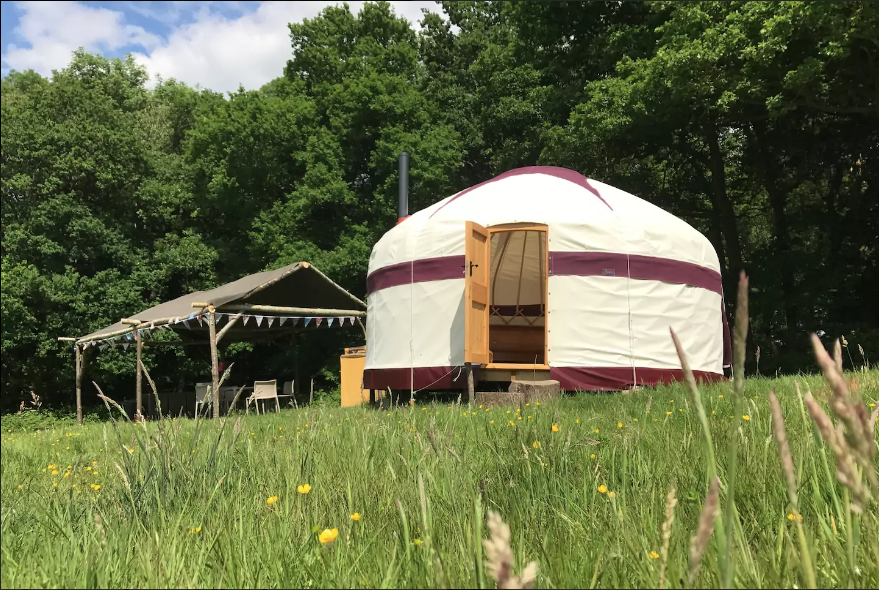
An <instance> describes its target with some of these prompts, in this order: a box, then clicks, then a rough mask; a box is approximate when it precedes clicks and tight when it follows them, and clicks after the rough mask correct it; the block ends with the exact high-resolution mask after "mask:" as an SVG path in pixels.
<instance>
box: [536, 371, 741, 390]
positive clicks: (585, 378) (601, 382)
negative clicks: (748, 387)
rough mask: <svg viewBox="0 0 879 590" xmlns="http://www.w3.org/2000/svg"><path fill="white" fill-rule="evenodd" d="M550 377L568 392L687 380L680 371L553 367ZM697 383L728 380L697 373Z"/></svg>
mask: <svg viewBox="0 0 879 590" xmlns="http://www.w3.org/2000/svg"><path fill="white" fill-rule="evenodd" d="M549 373H550V376H551V378H552V379H555V380H556V381H558V382H559V384H560V385H561V388H562V389H564V390H565V391H616V390H619V389H626V388H628V387H631V386H632V385H649V386H652V385H658V384H660V383H672V382H674V381H682V380H683V371H681V370H680V369H651V368H646V367H635V369H634V375H633V370H632V367H550V369H549ZM693 375H695V377H696V381H701V382H704V383H712V382H714V381H721V380H723V379H724V376H723V375H721V374H720V373H710V372H708V371H693Z"/></svg>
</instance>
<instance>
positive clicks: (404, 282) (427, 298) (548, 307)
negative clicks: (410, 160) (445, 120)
mask: <svg viewBox="0 0 879 590" xmlns="http://www.w3.org/2000/svg"><path fill="white" fill-rule="evenodd" d="M404 174H405V171H404V170H402V166H401V177H402V176H403V175H404ZM402 181H403V179H402V178H401V184H402ZM402 190H404V189H401V191H402ZM401 201H403V198H401ZM403 205H405V203H403ZM403 215H405V211H404V212H403ZM367 293H368V298H367V306H368V307H367V321H366V332H367V346H366V365H365V370H364V387H366V388H369V389H375V390H386V389H388V388H390V389H392V390H401V391H409V390H412V391H416V390H422V389H428V390H441V389H463V388H466V387H467V376H466V368H467V367H470V368H472V369H473V371H474V373H473V374H474V375H475V378H476V380H477V384H478V382H480V381H483V382H484V381H513V380H516V379H517V378H518V379H532V378H535V379H554V380H557V381H558V382H559V383H560V385H561V387H562V388H563V389H565V390H568V391H577V390H618V389H624V388H627V387H631V386H634V385H654V384H657V383H660V382H668V381H672V380H675V379H679V378H680V377H681V370H680V362H679V360H678V358H677V355H676V353H675V349H674V346H673V344H672V341H671V338H670V335H669V327H672V328H674V330H675V332H676V333H677V334H678V336H679V337H680V339H681V342H682V344H683V347H684V349H685V351H686V353H687V356H688V358H689V362H690V366H691V367H692V368H693V370H694V373H695V375H696V376H697V378H698V379H702V380H705V381H712V380H718V379H721V378H723V369H724V367H725V366H727V365H728V355H729V329H728V327H727V323H726V319H725V312H724V306H723V293H722V289H721V276H720V265H719V262H718V258H717V254H716V253H715V251H714V248H713V247H712V245H711V243H710V242H709V241H708V239H706V238H705V237H704V236H703V235H702V234H701V233H699V232H698V231H697V230H695V229H694V228H692V227H691V226H690V225H688V224H687V223H685V222H684V221H682V220H680V219H678V218H677V217H675V216H674V215H671V214H670V213H667V212H666V211H664V210H662V209H660V208H659V207H656V206H655V205H652V204H651V203H649V202H647V201H645V200H643V199H639V198H638V197H636V196H634V195H630V194H629V193H626V192H625V191H622V190H620V189H617V188H614V187H612V186H609V185H607V184H604V183H601V182H597V181H595V180H592V179H589V178H587V177H585V176H583V175H581V174H579V173H578V172H575V171H573V170H568V169H565V168H557V167H551V166H533V167H528V168H519V169H516V170H510V171H509V172H505V173H504V174H501V175H500V176H497V177H496V178H493V179H491V180H488V181H486V182H483V183H481V184H478V185H476V186H473V187H471V188H468V189H466V190H463V191H461V192H459V193H457V194H455V195H452V196H450V197H448V198H445V199H443V200H442V201H439V202H438V203H435V204H434V205H432V206H430V207H428V208H426V209H424V210H422V211H418V212H417V213H414V214H412V215H410V216H406V217H403V216H402V215H401V220H400V221H399V222H398V223H397V225H396V226H395V227H394V228H393V229H391V230H390V231H389V232H387V233H386V234H385V235H384V236H383V237H382V238H381V239H380V240H379V241H378V243H377V244H376V245H375V248H373V250H372V255H371V256H370V260H369V271H368V276H367Z"/></svg>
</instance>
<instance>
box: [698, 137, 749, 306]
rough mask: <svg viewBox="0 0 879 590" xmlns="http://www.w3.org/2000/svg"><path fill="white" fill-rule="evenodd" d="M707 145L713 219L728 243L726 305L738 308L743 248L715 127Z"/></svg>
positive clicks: (726, 248)
mask: <svg viewBox="0 0 879 590" xmlns="http://www.w3.org/2000/svg"><path fill="white" fill-rule="evenodd" d="M705 141H706V142H707V143H708V154H709V157H708V168H709V170H710V172H711V191H710V193H709V195H710V197H711V208H712V210H713V211H712V215H713V217H714V219H716V223H717V224H718V225H719V226H720V231H721V232H722V234H723V240H724V242H725V248H724V251H725V254H726V259H727V263H728V264H727V273H726V275H725V277H724V281H723V285H724V289H723V291H724V294H725V296H726V299H727V302H728V303H729V304H730V305H731V306H733V307H735V304H736V301H735V299H736V294H737V292H738V280H739V272H741V271H742V270H744V266H745V265H744V263H743V262H742V244H741V238H740V237H739V228H738V225H737V224H736V212H735V209H733V205H732V201H730V200H729V195H728V194H727V192H726V163H725V162H724V158H723V152H722V150H721V149H720V140H719V138H718V130H717V127H716V126H713V125H712V126H711V127H709V128H708V129H707V130H706V133H705ZM718 254H720V253H718Z"/></svg>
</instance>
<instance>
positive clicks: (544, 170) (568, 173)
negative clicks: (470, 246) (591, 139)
mask: <svg viewBox="0 0 879 590" xmlns="http://www.w3.org/2000/svg"><path fill="white" fill-rule="evenodd" d="M524 174H545V175H547V176H555V177H556V178H561V179H562V180H567V181H568V182H573V183H574V184H576V185H577V186H582V187H583V188H585V189H586V190H587V191H589V192H590V193H592V194H593V195H595V196H596V197H598V200H600V201H601V202H602V203H604V204H605V205H606V206H607V208H608V209H610V210H611V211H613V207H611V206H610V205H609V204H608V203H607V201H605V200H604V197H602V196H601V194H600V193H599V192H598V189H596V188H595V187H594V186H592V185H591V184H589V179H588V178H587V177H585V176H583V175H582V174H580V173H579V172H575V171H574V170H569V169H568V168H561V167H559V166H528V167H526V168H515V169H513V170H508V171H507V172H504V173H503V174H501V175H499V176H495V177H494V178H491V179H489V180H486V181H484V182H480V183H479V184H477V185H474V186H471V187H470V188H466V189H464V190H462V191H461V192H460V193H458V194H457V195H455V196H454V197H452V198H451V199H449V200H448V201H446V202H445V203H443V205H442V207H440V208H439V209H437V210H436V211H434V212H433V213H431V214H430V216H431V217H433V216H434V215H436V214H437V213H439V212H440V211H441V210H442V208H443V207H445V206H446V205H448V204H449V203H451V202H452V201H455V200H457V199H460V198H461V197H463V196H464V195H466V194H467V193H469V192H470V191H472V190H476V189H478V188H479V187H481V186H485V185H486V184H489V183H492V182H497V181H498V180H503V179H505V178H510V177H512V176H522V175H524Z"/></svg>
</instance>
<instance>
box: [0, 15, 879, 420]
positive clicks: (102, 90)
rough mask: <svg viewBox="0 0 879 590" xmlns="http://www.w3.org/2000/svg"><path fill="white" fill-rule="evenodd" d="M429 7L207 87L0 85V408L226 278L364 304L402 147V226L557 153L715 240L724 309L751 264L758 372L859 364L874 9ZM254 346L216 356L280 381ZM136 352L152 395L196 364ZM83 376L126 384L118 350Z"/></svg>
mask: <svg viewBox="0 0 879 590" xmlns="http://www.w3.org/2000/svg"><path fill="white" fill-rule="evenodd" d="M437 9H438V10H440V9H441V10H442V11H443V12H444V13H445V19H444V18H441V17H440V16H439V15H438V14H430V13H428V14H425V16H424V18H423V19H422V22H421V28H420V30H419V31H417V32H416V31H415V30H414V29H413V27H412V26H411V25H410V24H409V23H408V22H406V20H405V19H403V18H400V17H398V16H397V15H395V14H394V12H393V10H392V8H391V7H390V5H389V4H388V3H382V2H378V3H366V4H364V6H363V9H362V10H361V11H360V13H359V14H353V13H352V12H351V10H350V9H349V8H348V7H347V6H338V7H328V8H326V9H324V10H323V11H322V12H321V13H320V14H319V15H318V16H316V17H315V18H313V19H307V20H305V21H303V22H301V23H295V24H291V25H290V26H289V30H290V38H291V55H290V59H289V61H288V62H287V65H286V67H285V69H284V71H283V72H281V71H279V72H278V76H279V77H278V78H277V79H275V80H273V81H271V82H269V83H267V84H266V85H265V86H264V87H263V88H261V89H260V90H251V91H245V90H243V89H242V90H239V91H238V92H234V93H231V94H230V95H228V96H225V97H224V96H221V95H219V94H217V93H215V92H210V91H203V90H202V91H199V90H195V89H192V88H189V87H187V86H186V85H184V84H182V83H180V82H177V81H174V80H166V81H163V82H161V83H160V84H159V85H158V86H157V87H155V88H153V89H148V88H147V87H146V86H145V82H146V73H145V72H144V71H143V69H142V68H140V67H139V66H138V65H137V64H136V63H135V62H134V60H133V59H126V60H113V59H105V58H103V57H100V56H96V55H91V54H88V53H85V52H83V51H78V52H76V53H75V54H74V55H73V57H72V60H71V62H70V64H69V65H68V66H67V67H66V68H64V69H62V70H59V71H57V72H55V73H54V74H53V75H52V76H51V77H50V78H43V77H41V76H39V75H37V74H35V73H34V72H11V73H9V74H8V75H7V76H6V77H4V79H3V81H2V154H3V156H2V208H0V216H2V226H0V234H2V273H3V276H2V280H3V290H2V320H3V321H2V377H0V386H2V399H0V405H2V406H3V408H5V409H9V408H14V407H17V406H18V402H19V401H20V400H21V399H23V398H25V399H26V398H29V395H30V392H31V391H34V392H35V393H37V394H38V395H40V396H41V397H43V398H44V399H45V400H46V402H47V404H49V405H59V404H65V403H70V402H71V401H72V389H73V388H72V382H73V369H72V362H71V360H72V358H71V357H72V352H71V351H70V348H69V347H65V346H62V345H61V344H59V343H58V342H57V340H56V338H57V336H76V335H82V334H86V333H88V332H90V331H92V330H94V329H96V328H99V327H102V326H104V325H107V324H109V323H112V322H115V321H118V320H119V318H121V317H124V316H127V315H130V314H131V313H132V312H133V311H136V310H140V309H143V308H145V307H148V306H149V305H152V304H154V303H157V302H160V301H165V300H168V299H171V298H174V297H177V296H179V295H182V294H184V293H186V292H188V291H192V290H197V289H204V288H210V287H212V286H216V285H218V284H221V283H224V282H227V281H230V280H234V279H236V278H239V277H240V276H242V275H244V274H248V273H252V272H257V271H260V270H264V269H267V268H272V267H276V266H279V265H282V264H287V263H290V262H296V261H299V260H308V261H310V262H312V263H314V264H315V265H317V266H318V267H319V268H321V269H322V270H323V271H324V272H326V273H327V274H328V275H329V276H331V277H332V278H333V279H334V280H336V281H338V282H339V283H340V284H342V286H344V287H345V288H347V289H348V290H350V291H351V292H353V293H355V294H357V295H363V294H364V291H365V272H366V268H367V261H368V259H369V253H370V250H371V248H372V246H373V244H374V243H375V242H376V240H378V239H379V237H380V236H381V235H382V234H383V233H384V232H385V231H387V230H388V229H389V228H390V227H392V226H393V224H394V222H395V221H396V184H397V177H396V176H397V172H396V171H397V164H396V158H397V155H398V154H399V152H401V151H403V150H405V151H408V152H409V153H410V154H411V161H412V171H411V181H410V210H412V211H415V210H418V209H421V208H423V207H425V206H427V205H429V204H431V203H433V202H435V201H437V200H439V199H441V198H443V197H446V196H448V195H450V194H452V193H454V192H456V191H458V190H461V189H463V188H466V187H468V186H471V185H473V184H476V183H478V182H481V181H484V180H486V179H488V178H490V177H491V176H493V175H495V174H498V173H500V172H504V171H506V170H508V169H510V168H515V167H519V166H530V165H535V164H549V165H562V166H568V167H571V168H574V169H576V170H579V171H580V172H583V173H584V174H586V175H589V176H591V177H594V178H598V179H600V180H602V181H606V182H609V183H611V184H614V185H616V186H619V187H620V188H623V189H625V190H628V191H630V192H632V193H634V194H636V195H639V196H641V197H643V198H645V199H647V200H649V201H651V202H654V203H656V204H658V205H660V206H662V207H664V208H665V209H667V210H669V211H670V212H672V213H674V214H675V215H678V216H680V217H681V218H683V219H685V220H686V221H688V222H689V223H691V224H692V225H693V226H694V227H696V228H698V229H699V230H700V231H702V232H703V233H705V235H706V236H707V237H708V238H709V239H710V240H711V241H712V243H713V244H714V247H715V249H716V250H717V251H718V254H719V255H720V259H721V265H722V267H723V275H724V284H725V287H726V289H725V294H726V301H727V304H728V305H730V306H732V305H733V304H734V303H735V302H734V297H735V281H736V277H737V274H738V271H739V270H740V269H742V268H745V269H746V270H747V271H748V272H749V274H750V275H751V277H752V285H753V287H754V292H753V297H752V319H753V339H752V341H751V342H749V347H750V351H751V352H750V353H749V358H753V352H754V351H755V350H756V346H760V347H761V353H762V354H761V363H760V369H761V371H763V372H764V373H771V372H775V371H776V370H782V371H796V370H799V369H801V368H803V367H804V366H806V362H807V359H808V358H809V357H808V354H806V351H804V350H803V349H802V348H801V347H799V346H798V345H797V344H796V343H800V342H805V341H806V340H805V339H804V338H803V337H802V336H803V334H804V333H805V332H808V331H817V330H824V331H825V332H827V333H828V334H832V335H836V334H845V335H846V337H847V338H848V339H849V340H850V341H851V342H852V346H853V347H854V346H855V345H856V344H862V345H863V346H864V347H865V349H866V352H867V354H872V355H873V356H874V357H875V355H876V354H877V352H876V348H875V344H874V343H875V342H877V341H879V306H876V305H875V304H872V303H870V302H871V301H873V300H875V299H876V298H877V296H879V243H877V236H879V209H877V207H879V196H877V195H879V176H877V170H879V166H877V165H876V160H877V157H879V152H877V150H879V115H877V113H879V104H877V96H879V94H877V91H876V89H877V88H879V77H877V76H879V73H877V72H879V70H877V68H876V67H875V63H876V62H877V59H879V55H877V47H876V45H875V39H876V37H877V31H879V5H877V4H876V3H869V2H826V3H819V2H807V3H803V2H783V3H777V2H776V3H763V2H733V3H715V2H691V3H654V2H650V3H632V2H623V3H604V2H601V3H597V2H518V3H501V2H444V3H441V6H440V5H438V7H437ZM346 338H347V340H344V339H346ZM351 338H352V333H342V334H337V335H333V336H327V337H322V339H320V340H318V341H316V342H315V343H314V345H313V346H311V347H309V350H308V351H307V352H306V353H305V354H303V356H302V359H301V361H302V365H301V368H302V374H304V375H307V376H309V378H310V376H312V375H314V376H316V379H317V380H318V382H319V383H318V387H319V388H328V389H331V388H332V386H333V380H334V378H335V376H334V373H335V370H336V367H337V362H338V361H337V360H336V359H337V356H338V354H339V349H340V347H341V345H342V344H344V343H347V344H352V342H351ZM353 339H354V341H356V342H355V343H359V334H357V335H356V336H354V337H353ZM343 340H344V341H343ZM258 349H259V350H258V351H253V350H251V351H248V350H230V351H228V352H226V353H224V354H227V355H228V356H229V357H230V358H234V359H235V360H236V362H237V363H238V365H237V366H239V367H242V369H244V368H245V367H246V368H247V371H246V373H247V375H250V374H251V373H252V375H253V376H254V377H255V378H256V377H259V376H260V375H261V373H264V372H265V371H267V370H269V369H270V368H271V367H276V366H284V363H285V362H286V364H287V365H289V359H288V357H289V355H288V354H286V349H285V348H284V347H283V346H281V347H275V348H265V347H258ZM285 359H286V360H285ZM145 362H146V364H147V366H148V367H152V366H154V365H159V366H160V367H161V368H160V369H159V370H158V371H154V372H153V373H154V374H155V375H156V378H157V379H159V381H160V383H159V385H160V386H161V387H174V388H177V387H182V386H184V385H185V383H187V382H191V381H194V380H201V377H198V376H203V375H204V374H205V373H206V371H207V360H206V359H201V358H196V357H195V356H191V355H188V354H187V353H184V352H175V351H172V350H168V349H162V351H161V352H157V351H150V352H148V354H147V356H146V359H145ZM88 366H89V376H90V377H91V378H94V379H96V380H97V381H98V382H100V383H101V384H102V386H104V387H105V388H106V389H107V390H108V391H118V390H121V393H120V395H122V396H127V392H128V391H129V390H130V388H131V375H132V374H133V371H134V362H133V360H132V359H130V358H129V356H126V355H122V354H120V353H118V352H116V353H112V352H109V351H107V352H105V353H102V354H100V355H97V356H94V357H91V358H90V360H89V365H88ZM93 399H94V391H93V390H92V388H91V385H90V384H88V383H87V384H86V400H93Z"/></svg>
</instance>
